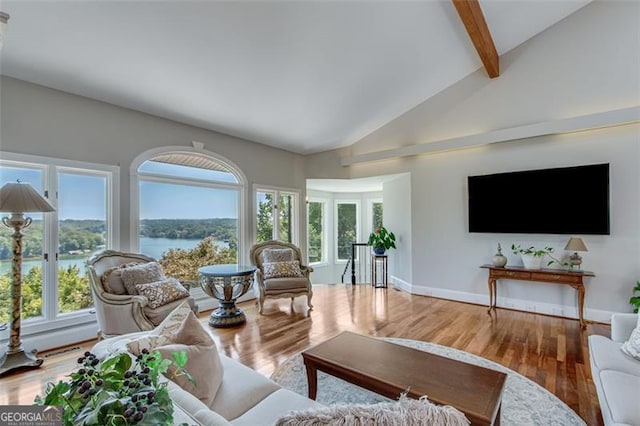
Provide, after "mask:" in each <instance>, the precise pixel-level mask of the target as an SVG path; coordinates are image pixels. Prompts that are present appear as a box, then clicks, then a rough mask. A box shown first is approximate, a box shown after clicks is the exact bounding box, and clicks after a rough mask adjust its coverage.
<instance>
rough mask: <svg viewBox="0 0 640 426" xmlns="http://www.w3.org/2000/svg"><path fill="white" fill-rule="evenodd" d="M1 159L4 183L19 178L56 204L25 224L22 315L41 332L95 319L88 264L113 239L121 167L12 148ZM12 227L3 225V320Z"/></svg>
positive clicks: (0, 266) (0, 272)
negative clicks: (93, 255)
mask: <svg viewBox="0 0 640 426" xmlns="http://www.w3.org/2000/svg"><path fill="white" fill-rule="evenodd" d="M2 158H3V160H1V161H0V185H4V184H5V183H7V182H12V181H16V180H17V179H20V180H21V181H23V182H26V183H29V184H31V186H33V187H34V189H36V190H37V191H38V192H40V193H41V194H43V195H44V196H46V197H47V198H49V202H50V203H51V204H52V205H53V206H54V207H56V211H55V212H52V213H47V214H46V215H43V214H40V213H29V214H28V217H31V219H32V223H31V226H29V227H28V228H26V229H24V230H23V234H24V237H23V251H22V253H23V261H22V274H23V277H22V278H23V287H22V297H23V299H22V317H23V318H24V319H26V320H27V324H30V325H33V326H35V327H36V328H37V329H38V330H46V329H52V328H55V327H56V326H57V325H58V324H59V322H60V321H64V324H65V325H69V324H73V323H78V322H82V321H86V320H93V317H92V315H91V313H90V312H89V309H88V308H91V307H92V306H93V298H92V296H91V291H90V289H89V281H88V277H87V273H86V269H85V262H86V260H87V259H88V258H89V257H90V256H91V255H92V254H93V253H95V252H96V251H98V250H101V249H104V248H110V247H112V246H113V244H114V243H115V235H116V233H115V232H114V230H115V228H116V227H115V224H116V223H117V219H116V216H115V212H116V211H117V203H116V202H114V200H115V199H117V182H118V168H117V167H113V166H104V165H100V164H91V163H80V162H72V161H65V160H58V159H50V158H45V157H36V156H27V155H18V154H10V153H3V154H2ZM51 194H53V196H50V195H51ZM11 233H12V232H11V230H9V228H7V227H5V226H2V225H0V323H5V322H7V321H9V317H10V312H9V310H10V304H11V299H10V292H9V285H10V283H11V259H12V249H11V244H12V239H11ZM25 325H26V324H25Z"/></svg>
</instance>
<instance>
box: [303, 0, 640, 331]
mask: <svg viewBox="0 0 640 426" xmlns="http://www.w3.org/2000/svg"><path fill="white" fill-rule="evenodd" d="M639 14H640V3H638V2H599V1H596V2H594V3H592V4H590V5H588V6H586V7H585V8H583V9H581V10H579V11H578V12H576V13H575V14H573V15H571V16H569V17H568V18H567V19H565V20H563V21H561V22H560V23H558V24H556V25H555V26H553V27H551V28H549V29H548V30H547V31H545V32H543V33H542V34H540V35H538V36H536V37H535V38H533V39H531V40H530V41H528V42H526V43H524V44H523V45H521V46H519V47H518V48H516V49H514V50H513V51H511V52H509V53H508V54H507V55H504V56H503V57H502V75H501V76H500V77H499V78H497V79H493V80H490V79H488V78H487V77H486V76H485V73H484V71H483V70H479V71H478V72H476V73H474V74H472V75H470V76H469V77H467V78H466V79H464V80H463V81H461V82H459V83H458V84H456V85H454V86H452V87H450V88H448V89H447V90H445V91H443V92H442V93H440V94H438V95H437V96H436V97H434V98H432V99H430V100H428V101H427V102H425V103H424V104H422V105H420V106H418V107H416V108H415V109H413V110H411V111H409V112H407V113H406V114H404V115H403V116H401V117H399V118H397V119H396V120H394V121H392V122H390V123H389V124H388V125H386V126H384V127H382V128H381V129H379V130H378V131H376V132H374V133H373V134H371V135H369V136H367V137H366V138H364V139H363V140H361V141H359V142H358V143H356V144H355V145H353V146H352V147H350V149H349V150H338V151H333V152H330V153H322V154H321V155H316V156H308V157H307V158H306V160H305V161H306V166H305V170H306V172H307V177H309V178H322V177H332V176H327V175H326V174H325V172H323V171H325V170H327V171H329V172H332V173H336V172H339V173H340V174H341V175H343V176H344V175H347V176H349V177H351V178H358V177H365V176H373V175H380V174H392V173H401V172H409V173H410V174H411V214H412V232H411V235H412V253H411V257H412V279H411V282H409V283H408V285H406V286H405V288H407V289H408V290H409V291H412V292H414V293H418V294H426V295H429V294H431V295H434V296H439V297H446V298H451V299H458V300H467V301H472V302H477V303H485V304H486V303H487V302H488V296H487V294H488V290H487V273H486V271H484V270H481V269H479V265H481V264H483V263H488V262H490V261H491V257H492V256H493V254H494V253H495V249H496V244H497V243H498V242H501V243H502V246H503V248H507V247H510V245H511V243H516V244H519V243H521V244H531V245H551V246H552V247H554V248H555V249H556V251H559V252H560V254H562V248H563V247H564V245H565V244H566V241H567V239H568V236H556V235H546V236H544V235H543V236H540V235H504V234H470V233H468V232H467V218H466V196H467V194H466V187H465V185H466V177H467V176H469V175H476V174H487V173H497V172H506V171H512V170H526V169H536V168H548V167H556V166H558V167H559V166H570V165H581V164H592V163H610V164H611V223H612V226H611V235H610V236H583V238H584V240H585V243H586V244H587V247H588V248H589V252H587V253H583V258H584V262H583V267H584V268H585V269H587V270H592V271H594V272H595V274H596V277H595V278H594V279H591V280H587V284H586V289H587V296H586V302H585V306H586V313H585V315H586V317H587V318H592V319H597V320H605V321H606V320H608V317H609V314H610V312H614V311H630V309H631V307H630V305H629V304H628V299H629V297H630V296H631V289H632V287H633V285H634V284H635V282H636V280H638V279H640V265H639V264H638V258H639V255H640V229H639V227H640V220H639V219H638V218H639V217H640V174H639V172H638V170H639V169H640V125H639V124H635V125H626V126H621V127H612V128H606V129H599V130H591V131H584V132H579V133H573V134H565V135H556V136H546V137H538V138H531V139H527V140H518V141H512V142H504V143H500V144H495V145H489V146H484V147H479V148H474V149H467V150H460V151H452V152H442V153H438V154H432V155H424V156H417V157H409V158H400V159H390V160H387V161H382V162H376V163H363V164H356V165H352V166H350V167H344V168H340V167H339V166H337V164H339V161H340V158H341V157H342V156H345V155H350V154H353V155H357V154H362V153H367V152H375V151H379V150H383V149H389V148H393V147H400V146H406V145H410V144H415V143H422V142H428V141H435V140H443V139H448V138H452V137H457V136H464V135H470V134H481V133H484V132H490V131H493V130H496V129H500V128H506V127H513V126H519V125H524V124H530V123H536V122H541V121H553V120H560V119H563V118H567V117H572V116H577V115H581V114H588V113H595V112H602V111H610V110H615V109H619V108H626V107H630V106H635V105H640V69H639V67H640V49H638V47H639V46H638V41H639V40H640V22H639V21H638V19H637V17H638V16H639ZM554 190H566V191H567V196H568V197H570V196H571V193H570V190H569V189H564V188H559V189H554ZM539 196H540V199H541V200H544V192H543V191H541V193H540V194H539ZM385 201H386V200H385ZM552 208H553V206H550V209H552ZM495 214H496V215H506V214H517V212H512V211H510V210H509V208H508V194H505V204H504V205H503V206H497V207H496V208H495ZM551 214H555V213H551ZM505 252H507V253H506V254H507V256H508V257H509V263H510V264H517V263H519V261H518V260H517V259H516V257H515V256H513V255H512V254H511V253H509V252H508V251H507V250H505ZM498 291H499V296H500V298H499V300H498V303H499V305H503V306H514V307H516V308H520V309H528V310H536V311H539V312H546V313H551V314H558V315H566V316H571V317H576V316H577V309H576V300H577V298H576V294H575V291H574V290H573V289H571V288H569V287H566V286H554V285H552V284H541V283H527V282H516V281H511V282H507V283H506V284H504V285H499V289H498Z"/></svg>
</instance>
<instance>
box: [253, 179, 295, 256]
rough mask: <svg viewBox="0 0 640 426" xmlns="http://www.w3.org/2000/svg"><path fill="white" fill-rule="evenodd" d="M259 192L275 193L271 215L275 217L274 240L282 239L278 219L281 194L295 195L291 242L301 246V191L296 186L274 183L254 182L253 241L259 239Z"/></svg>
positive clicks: (292, 210) (292, 209) (273, 226)
mask: <svg viewBox="0 0 640 426" xmlns="http://www.w3.org/2000/svg"><path fill="white" fill-rule="evenodd" d="M258 192H270V193H273V194H274V195H273V198H274V200H273V201H274V203H273V209H272V211H271V215H272V217H273V224H272V228H273V235H272V238H273V239H274V240H280V221H279V220H278V217H279V216H278V211H277V208H278V207H277V206H278V200H279V199H280V195H283V194H284V195H292V196H293V205H292V206H291V212H292V214H293V217H292V218H291V234H292V235H291V243H292V244H295V245H297V246H300V238H299V229H300V217H299V216H300V198H301V195H300V194H301V191H300V190H299V189H296V188H286V187H281V186H272V185H260V184H257V183H254V184H253V207H254V209H253V214H252V215H251V216H252V222H253V225H252V228H253V232H252V238H253V239H252V242H253V243H256V242H257V241H258Z"/></svg>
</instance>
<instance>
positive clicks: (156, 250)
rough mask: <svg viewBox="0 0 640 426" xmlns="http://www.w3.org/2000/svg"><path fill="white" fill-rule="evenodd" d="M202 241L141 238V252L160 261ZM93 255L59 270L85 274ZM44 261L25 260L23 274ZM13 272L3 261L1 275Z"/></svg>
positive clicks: (66, 263) (64, 262) (62, 265)
mask: <svg viewBox="0 0 640 426" xmlns="http://www.w3.org/2000/svg"><path fill="white" fill-rule="evenodd" d="M200 241H201V240H186V239H171V238H148V237H141V238H140V251H141V252H142V253H144V254H146V255H147V256H151V257H153V258H155V259H160V258H161V257H162V254H163V253H164V252H166V251H167V250H169V249H170V248H180V249H192V248H194V247H195V246H196V245H197V244H198V243H199V242H200ZM218 245H219V246H220V247H224V248H227V247H229V244H228V243H224V242H218ZM92 254H93V253H87V255H86V256H73V257H69V258H63V259H60V260H58V267H59V268H68V267H69V266H72V265H77V266H78V268H80V271H81V272H84V267H85V262H86V260H87V259H88V258H89V257H90V256H91V255H92ZM43 263H44V262H43V260H42V259H34V260H29V259H25V260H23V261H22V273H23V274H26V273H27V272H28V271H29V269H31V268H32V267H34V266H40V267H42V265H43ZM10 271H11V260H3V261H0V275H4V274H5V273H7V272H10Z"/></svg>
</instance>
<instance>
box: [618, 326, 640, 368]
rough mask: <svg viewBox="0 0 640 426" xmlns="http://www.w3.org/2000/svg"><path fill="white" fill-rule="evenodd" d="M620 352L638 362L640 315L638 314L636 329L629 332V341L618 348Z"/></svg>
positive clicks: (639, 356) (639, 355)
mask: <svg viewBox="0 0 640 426" xmlns="http://www.w3.org/2000/svg"><path fill="white" fill-rule="evenodd" d="M620 350H621V351H622V352H623V353H624V354H625V355H629V356H630V357H632V358H635V359H637V360H638V361H640V314H638V323H637V325H636V328H635V329H634V330H633V331H632V332H631V336H629V340H627V341H626V342H624V343H623V344H622V346H621V347H620Z"/></svg>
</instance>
